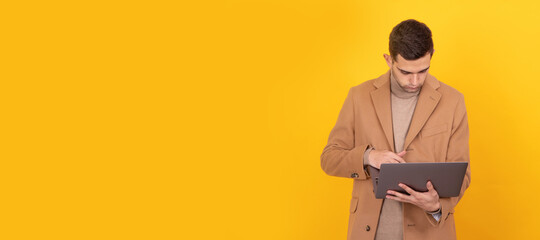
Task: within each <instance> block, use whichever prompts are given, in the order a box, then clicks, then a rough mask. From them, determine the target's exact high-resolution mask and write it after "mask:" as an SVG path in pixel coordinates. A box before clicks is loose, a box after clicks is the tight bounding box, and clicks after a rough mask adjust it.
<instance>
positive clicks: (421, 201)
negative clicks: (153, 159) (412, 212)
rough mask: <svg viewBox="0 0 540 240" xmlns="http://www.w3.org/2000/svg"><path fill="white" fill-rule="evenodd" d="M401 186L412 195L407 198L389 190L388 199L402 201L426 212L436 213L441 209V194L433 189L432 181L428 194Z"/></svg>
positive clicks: (428, 184) (428, 186) (401, 184)
mask: <svg viewBox="0 0 540 240" xmlns="http://www.w3.org/2000/svg"><path fill="white" fill-rule="evenodd" d="M399 186H400V187H401V188H403V189H405V191H407V193H409V194H410V195H409V196H407V195H406V194H403V193H400V192H396V191H392V190H388V191H387V192H386V193H387V194H388V195H386V198H388V199H392V200H396V201H400V202H406V203H411V204H414V205H416V206H418V207H419V208H421V209H424V211H426V212H434V211H437V210H439V209H440V208H441V203H440V202H439V194H438V193H437V191H435V189H434V188H433V184H432V183H431V181H428V182H427V184H426V186H427V189H428V191H427V192H416V191H414V190H412V188H410V187H409V186H407V185H405V184H403V183H400V184H399Z"/></svg>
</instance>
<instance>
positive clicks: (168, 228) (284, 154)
mask: <svg viewBox="0 0 540 240" xmlns="http://www.w3.org/2000/svg"><path fill="white" fill-rule="evenodd" d="M1 11H2V14H0V16H1V19H2V45H1V49H2V51H1V55H2V66H1V69H2V71H1V72H2V81H1V82H2V86H1V88H0V89H1V94H0V96H1V100H2V101H1V102H2V104H1V106H2V111H1V112H2V120H3V121H2V122H3V124H2V127H1V135H2V148H1V149H2V151H1V154H2V167H1V168H0V169H1V171H2V173H1V174H0V176H1V179H2V184H1V186H2V191H1V192H2V207H1V208H2V214H1V215H2V224H1V227H0V228H1V231H0V238H2V239H306V240H307V239H309V240H315V239H345V238H346V232H347V218H348V205H349V200H350V196H351V190H352V180H350V179H344V178H336V177H330V176H327V175H325V174H324V173H323V171H322V170H321V168H320V159H319V156H320V154H321V152H322V149H323V147H324V146H325V144H326V141H327V137H328V134H329V133H330V130H331V128H332V127H333V125H334V123H335V121H336V119H337V115H338V112H339V110H340V108H341V105H342V103H343V101H344V99H345V96H346V94H347V91H348V89H349V88H350V87H352V86H355V85H358V84H360V83H362V82H364V81H366V80H369V79H372V78H375V77H377V76H379V75H380V74H382V73H384V72H385V71H386V70H387V66H386V64H385V63H384V60H383V57H382V54H383V53H388V35H389V33H390V31H391V29H392V27H393V26H395V25H396V24H397V23H399V22H400V21H402V20H405V19H408V18H415V19H418V20H420V21H422V22H425V23H426V24H427V25H428V26H429V27H430V28H431V30H432V31H433V39H434V43H435V55H434V58H433V60H432V63H431V69H430V72H431V73H432V74H433V75H435V76H436V77H437V78H438V79H439V80H441V81H443V82H445V83H447V84H449V85H451V86H453V87H455V88H457V89H458V90H460V91H461V92H462V93H464V94H465V97H466V104H467V108H468V113H469V124H470V131H471V136H470V137H471V138H470V140H471V141H470V147H471V168H472V182H471V187H470V188H469V190H468V191H467V192H466V195H465V197H464V198H463V199H462V201H461V203H460V204H459V205H458V207H457V209H456V214H455V217H456V225H457V231H458V232H457V234H458V238H459V239H539V238H540V228H538V226H539V223H540V221H539V220H538V216H539V215H540V210H539V208H538V203H537V199H538V196H539V194H538V193H537V186H538V183H540V176H539V174H538V172H539V169H540V163H539V160H538V157H537V156H536V150H537V149H538V146H537V145H538V141H537V139H538V136H540V128H539V127H538V123H539V122H540V110H539V109H540V108H539V107H538V104H539V101H538V96H539V95H540V90H539V89H540V80H538V77H537V76H538V73H537V70H538V62H539V61H538V59H539V58H540V47H539V46H540V44H538V42H539V38H540V28H539V27H538V26H539V24H540V14H538V13H539V12H540V4H539V3H538V2H537V1H530V2H528V1H452V2H451V3H450V2H449V1H395V0H390V1H370V2H367V1H350V0H349V1H335V0H327V1H313V0H286V1H281V0H271V1H269V0H267V1H262V0H261V1H240V0H231V1H204V2H200V1H193V2H182V3H178V2H176V1H35V2H32V1H12V2H11V3H8V4H2V8H1Z"/></svg>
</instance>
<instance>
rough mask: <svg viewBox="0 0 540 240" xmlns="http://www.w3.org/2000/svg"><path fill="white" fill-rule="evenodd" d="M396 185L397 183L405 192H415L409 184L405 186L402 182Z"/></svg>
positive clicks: (412, 193) (411, 193)
mask: <svg viewBox="0 0 540 240" xmlns="http://www.w3.org/2000/svg"><path fill="white" fill-rule="evenodd" d="M398 185H399V187H401V188H403V189H405V191H406V192H407V193H409V194H410V195H414V194H416V191H414V190H413V189H412V188H410V187H409V186H407V185H405V184H403V183H399V184H398Z"/></svg>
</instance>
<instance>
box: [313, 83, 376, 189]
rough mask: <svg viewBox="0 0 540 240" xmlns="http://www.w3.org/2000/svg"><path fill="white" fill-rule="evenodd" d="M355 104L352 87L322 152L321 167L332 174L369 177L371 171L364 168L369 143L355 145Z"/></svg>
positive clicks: (358, 177) (355, 177)
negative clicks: (365, 153)
mask: <svg viewBox="0 0 540 240" xmlns="http://www.w3.org/2000/svg"><path fill="white" fill-rule="evenodd" d="M354 104H355V103H354V96H353V89H352V88H351V89H350V90H349V93H348V94H347V98H346V99H345V103H343V107H342V108H341V111H340V113H339V116H338V120H337V122H336V125H335V126H334V128H333V129H332V131H331V132H330V136H329V137H328V143H327V145H326V147H324V149H323V152H322V154H321V167H322V169H323V171H324V172H325V173H326V174H328V175H331V176H336V177H346V178H354V179H367V178H368V177H369V173H368V171H367V170H366V169H365V168H364V160H363V158H364V152H365V151H366V150H367V149H368V148H369V145H360V146H356V147H355V139H354V133H355V130H356V129H355V124H354V122H355V121H354V116H355V112H354V111H355V107H354Z"/></svg>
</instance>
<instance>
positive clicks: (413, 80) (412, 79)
mask: <svg viewBox="0 0 540 240" xmlns="http://www.w3.org/2000/svg"><path fill="white" fill-rule="evenodd" d="M416 83H418V74H416V73H415V74H413V75H412V78H411V84H412V85H414V86H416Z"/></svg>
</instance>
